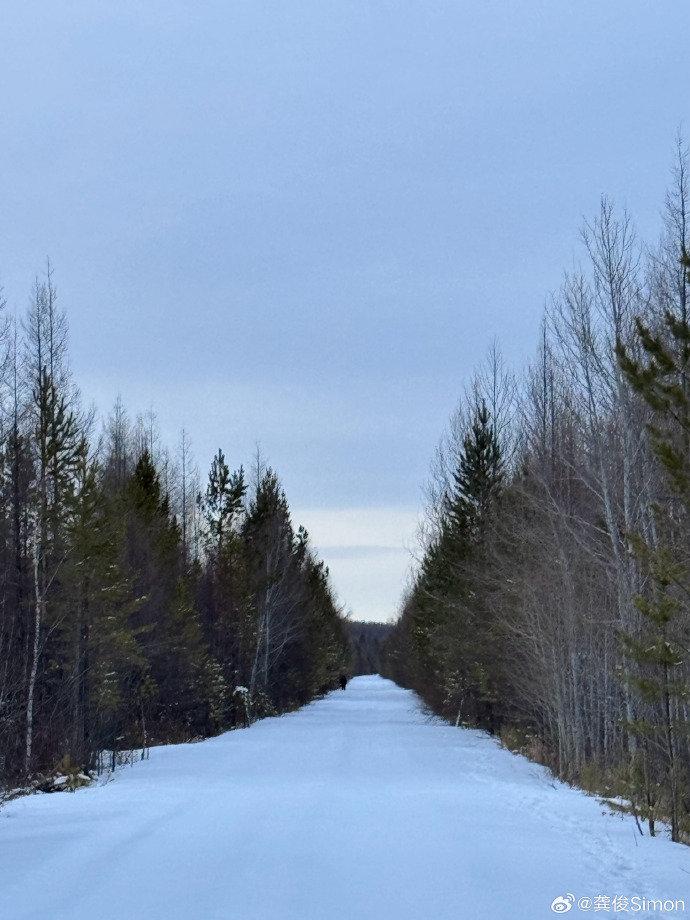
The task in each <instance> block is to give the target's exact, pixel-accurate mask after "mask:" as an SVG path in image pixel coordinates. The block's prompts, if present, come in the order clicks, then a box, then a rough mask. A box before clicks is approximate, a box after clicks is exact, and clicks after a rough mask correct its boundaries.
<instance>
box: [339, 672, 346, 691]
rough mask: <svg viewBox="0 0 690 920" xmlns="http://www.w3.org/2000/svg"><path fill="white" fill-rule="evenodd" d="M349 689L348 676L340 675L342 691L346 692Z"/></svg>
mask: <svg viewBox="0 0 690 920" xmlns="http://www.w3.org/2000/svg"><path fill="white" fill-rule="evenodd" d="M345 687H347V674H341V675H340V689H341V690H344V689H345Z"/></svg>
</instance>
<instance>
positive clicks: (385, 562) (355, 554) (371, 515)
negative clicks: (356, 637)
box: [293, 506, 419, 620]
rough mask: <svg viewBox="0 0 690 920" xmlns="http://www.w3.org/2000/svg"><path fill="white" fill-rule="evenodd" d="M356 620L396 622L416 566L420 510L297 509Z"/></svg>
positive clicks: (295, 514) (298, 519)
mask: <svg viewBox="0 0 690 920" xmlns="http://www.w3.org/2000/svg"><path fill="white" fill-rule="evenodd" d="M293 519H294V521H295V523H296V524H297V523H298V524H302V525H304V527H306V528H307V530H308V531H309V534H310V537H311V540H312V544H313V545H314V547H315V549H316V550H317V552H318V553H319V555H320V556H321V558H322V559H323V560H324V561H325V563H326V565H328V567H329V569H330V572H331V577H332V581H333V585H334V587H335V590H336V592H337V594H338V597H339V599H340V601H341V603H342V604H343V606H344V607H345V609H346V610H348V611H350V612H351V613H352V615H353V617H354V618H355V619H362V620H392V619H394V618H395V616H396V614H397V611H398V606H399V603H400V598H401V596H402V593H403V590H404V588H405V584H406V581H407V576H408V573H409V569H410V564H411V561H412V556H411V550H412V548H413V547H414V545H415V538H416V532H417V526H418V521H419V511H418V509H417V508H412V507H409V506H407V507H394V506H393V507H391V506H387V507H376V506H371V507H369V506H363V507H357V508H295V509H294V511H293Z"/></svg>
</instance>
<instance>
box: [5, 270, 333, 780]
mask: <svg viewBox="0 0 690 920" xmlns="http://www.w3.org/2000/svg"><path fill="white" fill-rule="evenodd" d="M3 308H4V304H3ZM3 316H4V309H3ZM0 349H1V355H2V368H1V369H2V381H1V383H2V394H1V395H2V405H1V410H2V412H1V417H0V421H1V428H0V788H1V787H2V786H5V787H7V786H9V785H10V784H15V783H18V782H21V781H24V780H26V779H27V778H29V777H31V776H34V775H36V774H39V773H41V772H50V771H51V770H54V769H55V767H56V765H57V764H58V763H62V764H63V766H64V765H68V766H69V768H70V769H73V770H82V771H83V770H87V771H88V770H91V769H94V768H97V767H98V766H99V764H101V763H103V759H104V757H107V758H108V759H110V760H111V761H112V762H115V761H116V759H117V756H118V752H123V751H129V750H131V749H134V748H142V749H145V748H146V747H147V746H149V745H151V744H154V743H157V742H164V741H181V740H186V739H190V738H194V737H201V736H205V735H210V734H214V733H217V732H220V731H222V730H224V729H227V728H232V727H235V726H239V725H246V724H248V723H249V722H251V721H252V720H254V719H256V718H259V717H261V716H264V715H266V714H270V713H273V712H279V711H282V710H286V709H289V708H291V707H294V706H297V705H300V704H302V703H305V702H307V701H308V700H309V699H311V698H313V696H314V695H315V694H317V693H319V692H320V691H323V690H324V689H327V688H330V687H331V686H335V683H336V680H337V676H338V674H339V673H340V672H341V671H343V670H344V669H345V668H346V666H347V662H348V655H349V651H348V646H347V637H346V633H345V627H344V623H343V620H342V619H341V617H340V612H339V609H338V606H337V604H336V601H335V598H334V595H333V592H332V589H331V587H330V584H329V579H328V571H327V569H326V568H325V567H324V565H323V563H322V562H320V561H319V560H318V559H317V558H316V556H315V554H314V552H313V550H312V548H311V547H310V544H309V539H308V536H307V533H306V532H305V531H304V530H303V529H301V528H300V529H298V530H295V529H294V527H293V525H292V522H291V518H290V510H289V507H288V503H287V499H286V497H285V494H284V492H283V489H282V487H281V485H280V482H279V480H278V477H277V476H276V474H275V472H274V471H273V470H271V469H270V468H267V467H265V466H264V465H263V463H262V462H261V460H260V459H258V460H257V463H256V467H255V469H254V471H253V473H252V475H251V476H249V477H247V476H246V475H245V472H244V470H243V469H242V468H240V469H238V470H236V471H231V470H230V469H229V467H228V464H227V462H226V459H225V457H224V455H223V453H222V451H218V454H217V455H216V456H215V457H214V459H213V463H212V466H211V470H210V473H209V476H208V480H207V483H206V484H205V485H201V484H200V483H199V477H198V474H197V473H196V471H195V470H194V468H193V464H192V462H191V451H190V445H189V441H188V438H187V437H186V435H185V434H184V433H183V436H182V439H181V442H180V447H179V450H178V451H177V456H175V457H171V456H170V454H169V453H168V452H167V451H166V450H164V449H162V448H161V447H160V445H159V443H158V436H157V433H156V428H155V420H154V419H153V418H151V417H146V418H140V419H138V420H137V421H136V422H134V423H132V422H130V420H129V419H128V417H127V414H126V412H125V410H124V409H123V407H122V406H121V405H120V404H119V403H118V404H117V405H116V406H115V409H114V411H113V412H112V414H111V415H110V417H109V419H108V420H107V422H106V423H105V425H104V428H103V431H102V433H101V434H100V435H99V436H96V435H95V434H94V429H95V427H96V426H95V422H94V419H93V418H92V417H91V415H90V414H89V413H87V412H85V411H84V408H83V405H82V401H81V399H80V395H79V392H78V390H77V388H76V387H75V385H74V382H73V380H72V377H71V375H70V371H69V364H68V354H67V328H66V322H65V316H64V314H63V313H62V312H61V311H60V310H59V309H58V305H57V298H56V293H55V288H54V285H53V278H52V271H51V269H50V266H48V271H47V274H46V276H45V277H44V278H43V279H41V280H39V281H37V282H36V285H35V288H34V291H33V296H32V300H31V307H30V309H29V311H28V314H27V316H26V317H25V320H24V322H23V323H22V324H21V325H20V326H19V327H17V328H16V327H15V325H14V324H13V323H12V322H11V321H10V320H9V319H8V318H7V317H5V318H4V319H3V321H2V326H1V328H0Z"/></svg>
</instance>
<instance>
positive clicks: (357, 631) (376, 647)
mask: <svg viewBox="0 0 690 920" xmlns="http://www.w3.org/2000/svg"><path fill="white" fill-rule="evenodd" d="M346 625H347V631H348V635H349V638H350V648H351V649H352V672H351V673H352V674H380V673H381V672H382V670H383V667H384V665H383V654H384V648H385V644H386V640H387V639H388V637H389V635H390V632H391V629H392V627H391V625H390V623H375V622H367V621H364V620H348V621H347V624H346Z"/></svg>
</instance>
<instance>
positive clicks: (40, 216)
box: [0, 0, 690, 619]
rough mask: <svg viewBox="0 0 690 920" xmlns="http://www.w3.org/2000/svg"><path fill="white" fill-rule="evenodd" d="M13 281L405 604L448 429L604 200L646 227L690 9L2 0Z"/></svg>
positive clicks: (680, 83) (1, 156)
mask: <svg viewBox="0 0 690 920" xmlns="http://www.w3.org/2000/svg"><path fill="white" fill-rule="evenodd" d="M0 21H1V23H2V33H3V48H2V54H1V55H0V124H1V126H2V131H1V136H2V142H1V143H0V282H1V283H2V284H3V286H4V289H5V296H6V298H7V300H8V302H9V305H10V308H11V309H13V310H17V311H18V312H19V313H21V312H22V311H24V309H25V308H26V305H27V303H28V299H29V293H30V289H31V284H32V281H33V278H34V276H35V274H36V272H37V271H40V270H41V268H42V265H43V264H44V261H45V258H46V256H47V255H50V258H51V260H52V262H53V265H54V269H55V280H56V285H57V288H58V292H59V296H60V303H61V306H62V307H63V308H64V309H65V310H66V311H67V313H68V317H69V322H70V328H71V337H70V341H71V361H72V366H73V370H74V373H75V376H76V378H77V380H78V382H79V384H80V386H81V389H82V391H83V393H84V396H85V397H86V398H87V399H88V400H93V401H94V403H95V404H96V406H97V408H98V409H99V411H101V412H103V413H107V411H108V410H109V408H110V406H111V405H112V403H113V402H114V400H115V399H116V397H117V396H118V395H121V397H122V399H123V401H124V403H125V405H126V406H127V407H128V409H129V410H130V412H131V413H132V415H135V414H136V413H137V412H142V411H146V410H148V409H153V410H155V412H156V413H157V415H158V418H159V423H160V427H161V431H162V434H163V438H164V439H165V440H166V441H167V442H168V443H169V444H170V445H171V446H173V445H174V444H175V443H176V441H177V440H178V435H179V430H180V429H181V428H182V427H184V428H185V429H186V431H187V432H188V433H189V435H190V436H191V438H192V440H193V444H194V453H195V456H196V458H197V461H198V462H199V464H200V466H201V467H202V468H204V469H205V468H207V467H208V464H209V462H210V458H211V456H212V454H213V453H214V452H215V450H216V449H217V448H218V447H219V446H222V447H223V449H224V451H225V453H226V455H227V456H228V459H229V461H230V462H231V463H232V464H233V465H239V464H240V463H242V462H244V463H247V462H248V461H250V459H251V456H252V454H253V452H254V450H255V447H256V445H257V444H259V445H260V446H261V450H262V452H263V453H264V455H265V456H266V457H267V458H268V460H269V461H270V463H271V464H272V465H273V466H274V467H275V468H276V469H277V470H278V472H279V474H280V475H281V477H282V480H283V483H284V485H285V488H286V491H287V494H288V498H289V500H290V503H291V506H292V508H293V510H294V517H295V519H296V521H297V522H300V523H303V524H305V525H306V526H307V528H308V529H309V530H310V532H311V535H312V538H313V541H314V543H315V545H316V547H317V549H318V550H319V551H320V553H321V555H322V556H323V558H324V559H325V560H326V562H327V563H328V565H329V567H330V569H331V572H332V575H333V579H334V584H335V587H336V590H337V592H338V596H339V598H340V599H341V601H342V603H343V605H344V607H345V608H346V609H348V610H350V611H351V612H352V614H353V616H355V617H358V618H364V619H391V618H392V617H394V616H395V614H396V610H397V605H398V603H399V599H400V596H401V592H402V589H403V586H404V584H405V582H406V579H407V577H408V571H409V566H410V562H411V559H412V555H413V550H414V546H415V534H416V528H417V520H418V515H419V512H420V508H421V506H422V504H423V485H424V482H425V479H426V477H427V473H428V467H429V461H430V458H431V456H432V453H433V449H434V446H435V444H436V442H437V441H438V439H439V437H440V435H441V433H442V430H443V428H444V425H445V423H446V420H447V418H448V416H449V414H450V413H451V411H452V409H453V407H454V405H455V404H456V402H457V400H458V398H459V396H460V394H461V392H462V389H463V386H464V385H465V384H466V382H467V381H468V379H469V377H470V376H471V373H472V370H473V367H474V366H475V365H476V364H477V363H478V362H479V361H480V360H481V358H482V356H483V355H484V353H485V352H486V351H487V349H488V348H489V346H490V344H491V342H492V340H493V339H494V338H495V337H496V338H498V340H499V341H500V343H501V345H502V348H503V351H504V353H505V355H506V357H507V358H508V360H509V361H510V362H511V363H512V364H513V366H515V367H516V368H518V369H519V368H520V367H521V366H523V365H524V364H525V362H526V361H528V360H529V359H530V356H531V355H532V353H533V351H534V348H535V342H536V339H537V335H538V326H539V321H540V316H541V311H542V308H543V305H544V303H545V301H546V300H547V299H548V296H549V293H550V292H551V291H553V290H554V289H555V288H556V287H557V286H558V284H559V281H560V278H561V275H562V272H563V270H564V268H567V267H568V266H571V265H572V264H573V260H574V259H577V257H578V252H579V249H578V228H579V227H580V225H581V223H582V220H583V217H584V216H587V215H591V214H593V213H594V212H595V210H596V208H597V205H598V202H599V199H600V196H601V195H602V194H603V193H606V194H609V195H611V196H612V197H613V198H614V199H615V201H616V202H617V203H618V204H619V205H620V206H625V207H628V208H629V209H630V211H631V212H632V213H633V216H634V218H635V221H636V223H637V226H638V229H639V232H640V235H641V236H642V237H647V238H653V237H654V235H655V234H656V232H657V229H658V224H659V211H660V208H661V205H662V202H663V195H664V189H665V186H666V182H667V177H668V170H669V166H670V163H671V159H672V151H673V145H674V138H675V135H676V133H677V131H678V128H679V127H680V126H682V125H683V124H684V123H687V122H688V115H689V113H688V102H687V99H688V95H687V91H686V90H687V85H688V80H689V78H690V66H689V64H688V54H687V36H688V34H690V7H688V6H687V5H686V4H685V3H682V2H681V3H679V2H678V0H655V2H654V3H649V2H648V0H625V2H622V0H606V2H605V3H602V2H601V0H597V2H591V0H577V2H573V0H567V2H566V0H544V2H537V0H520V2H517V0H417V2H411V0H406V2H402V0H376V2H372V0H359V2H356V0H308V2H307V0H274V2H263V0H204V2H199V3H195V4H191V3H188V2H179V0H165V2H161V0H146V2H145V3H141V2H140V0H136V2H133V0H118V2H117V3H112V0H107V2H102V0H88V2H87V0H69V2H68V0H63V2H53V0H40V2H36V0H23V2H22V3H13V4H11V3H4V4H3V10H2V15H1V20H0Z"/></svg>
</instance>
